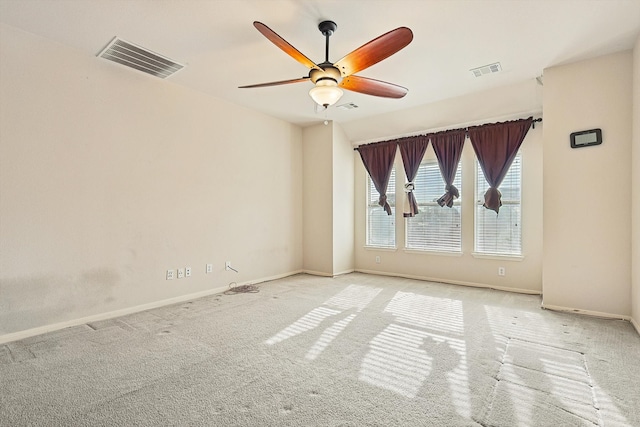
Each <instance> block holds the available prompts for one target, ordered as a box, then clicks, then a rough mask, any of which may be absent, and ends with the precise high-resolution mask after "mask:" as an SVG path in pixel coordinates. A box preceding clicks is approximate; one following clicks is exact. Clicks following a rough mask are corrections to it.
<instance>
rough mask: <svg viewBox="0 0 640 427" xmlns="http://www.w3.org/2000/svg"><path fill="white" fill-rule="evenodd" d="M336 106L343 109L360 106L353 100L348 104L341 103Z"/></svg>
mask: <svg viewBox="0 0 640 427" xmlns="http://www.w3.org/2000/svg"><path fill="white" fill-rule="evenodd" d="M336 108H339V109H341V110H353V109H354V108H358V106H357V105H356V104H354V103H353V102H349V103H346V104H341V105H338V106H336Z"/></svg>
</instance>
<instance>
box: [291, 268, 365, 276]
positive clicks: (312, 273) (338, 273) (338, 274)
mask: <svg viewBox="0 0 640 427" xmlns="http://www.w3.org/2000/svg"><path fill="white" fill-rule="evenodd" d="M354 271H355V270H354V269H351V270H344V271H339V272H337V273H333V274H331V273H325V272H323V271H314V270H302V273H304V274H310V275H312V276H322V277H336V276H342V275H343V274H349V273H353V272H354Z"/></svg>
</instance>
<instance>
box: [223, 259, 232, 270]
mask: <svg viewBox="0 0 640 427" xmlns="http://www.w3.org/2000/svg"><path fill="white" fill-rule="evenodd" d="M224 269H225V270H227V271H229V270H231V261H225V262H224Z"/></svg>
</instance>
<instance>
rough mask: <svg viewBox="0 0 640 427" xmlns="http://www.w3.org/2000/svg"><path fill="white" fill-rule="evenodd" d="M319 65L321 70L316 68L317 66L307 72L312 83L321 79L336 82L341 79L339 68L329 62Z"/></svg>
mask: <svg viewBox="0 0 640 427" xmlns="http://www.w3.org/2000/svg"><path fill="white" fill-rule="evenodd" d="M319 67H320V68H322V70H318V69H317V68H313V69H312V70H311V71H310V72H309V78H310V79H311V81H312V82H313V83H317V82H319V81H322V80H333V81H334V82H335V83H336V84H338V83H340V80H342V75H341V74H340V70H338V69H337V68H336V67H334V66H333V64H330V63H328V64H327V63H324V64H319Z"/></svg>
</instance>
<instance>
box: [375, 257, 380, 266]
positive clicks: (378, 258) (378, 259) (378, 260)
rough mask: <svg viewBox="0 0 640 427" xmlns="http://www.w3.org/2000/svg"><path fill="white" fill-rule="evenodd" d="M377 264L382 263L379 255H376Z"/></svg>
mask: <svg viewBox="0 0 640 427" xmlns="http://www.w3.org/2000/svg"><path fill="white" fill-rule="evenodd" d="M376 264H380V257H379V256H377V257H376Z"/></svg>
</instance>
